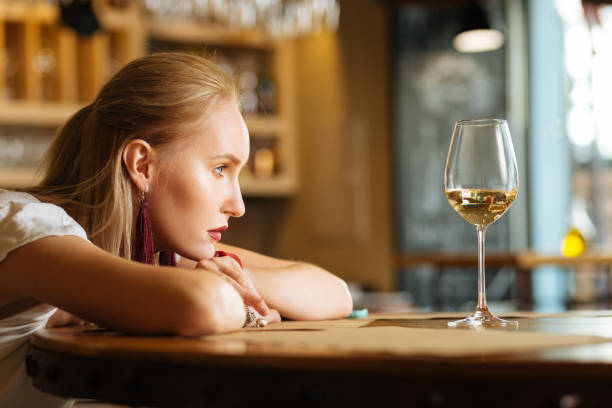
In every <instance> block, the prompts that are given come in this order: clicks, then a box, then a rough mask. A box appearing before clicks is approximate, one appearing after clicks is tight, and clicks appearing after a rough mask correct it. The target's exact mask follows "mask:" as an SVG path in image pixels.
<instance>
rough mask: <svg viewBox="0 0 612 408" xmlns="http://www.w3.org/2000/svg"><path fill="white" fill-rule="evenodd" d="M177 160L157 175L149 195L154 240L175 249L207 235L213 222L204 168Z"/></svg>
mask: <svg viewBox="0 0 612 408" xmlns="http://www.w3.org/2000/svg"><path fill="white" fill-rule="evenodd" d="M179 163H180V162H177V165H176V166H175V167H174V168H172V169H168V171H166V172H164V173H163V174H160V177H159V178H158V180H157V181H158V182H157V184H156V186H155V191H152V196H151V200H152V204H154V205H152V207H151V210H152V213H151V219H152V222H153V229H154V231H155V235H156V237H158V238H156V241H157V240H158V239H159V241H158V242H159V244H160V245H165V246H167V247H170V248H174V249H179V248H181V247H182V246H184V245H186V243H187V242H192V243H196V242H197V241H198V240H200V239H202V237H204V238H206V233H205V232H206V229H207V228H213V227H214V223H215V221H216V220H215V219H214V218H215V217H214V214H213V213H212V209H213V207H214V203H213V201H214V200H211V198H212V197H214V196H212V195H211V191H210V190H211V188H212V185H211V180H209V177H207V175H206V174H205V170H204V169H202V168H198V166H197V165H193V164H192V165H189V163H186V162H183V163H182V164H179ZM153 200H154V201H153Z"/></svg>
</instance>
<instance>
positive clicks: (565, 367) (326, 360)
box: [27, 311, 612, 408]
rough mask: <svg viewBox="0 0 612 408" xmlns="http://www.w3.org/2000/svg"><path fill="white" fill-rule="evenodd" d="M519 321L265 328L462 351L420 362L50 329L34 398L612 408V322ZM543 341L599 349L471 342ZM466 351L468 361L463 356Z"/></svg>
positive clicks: (37, 351)
mask: <svg viewBox="0 0 612 408" xmlns="http://www.w3.org/2000/svg"><path fill="white" fill-rule="evenodd" d="M517 316H518V320H519V322H520V326H519V331H518V333H516V332H514V333H513V332H508V333H506V332H503V331H496V332H491V330H490V329H485V330H484V331H483V330H480V331H469V330H462V329H449V328H447V325H446V323H447V321H449V320H450V319H454V318H456V317H459V315H456V314H453V315H451V314H391V315H389V314H387V315H372V316H370V317H369V318H367V319H360V320H358V321H357V320H338V321H327V322H311V323H306V322H283V323H279V324H276V325H271V326H269V327H268V328H266V330H267V332H266V336H274V335H276V334H278V335H280V336H288V335H292V336H294V338H297V337H299V336H305V337H307V336H312V335H313V334H316V335H317V336H319V338H320V339H321V338H325V336H330V337H331V336H333V335H334V334H333V333H344V335H346V334H347V333H348V334H350V335H351V336H354V339H358V338H360V336H364V335H365V333H374V332H373V331H369V332H368V331H367V330H368V329H374V328H386V329H389V330H396V331H402V333H403V332H404V331H405V332H408V331H410V333H416V334H417V335H419V336H418V337H420V333H424V334H423V336H424V338H425V336H426V335H425V334H427V335H428V336H431V333H434V334H436V336H437V338H439V339H440V340H443V341H446V342H449V343H448V344H451V343H453V342H454V341H455V339H457V343H459V344H457V345H455V346H453V348H454V349H455V351H457V350H458V352H456V353H455V354H452V353H451V354H450V355H448V354H447V353H446V351H448V350H441V351H442V353H441V354H440V353H436V352H426V353H416V354H411V353H410V350H411V347H412V346H411V345H407V347H406V348H405V350H404V351H408V353H407V354H406V353H399V354H398V353H394V352H390V351H389V349H386V348H385V347H384V346H385V344H386V343H390V342H391V340H393V339H390V338H384V337H381V338H380V339H379V340H377V341H375V342H374V343H375V344H374V345H373V346H374V348H373V349H368V350H366V351H364V349H360V348H358V347H356V346H355V347H354V348H353V349H351V348H350V347H348V348H344V347H332V346H324V345H321V344H318V345H312V347H311V346H309V345H307V344H296V343H291V342H285V343H283V342H277V343H269V342H268V343H265V342H264V343H261V342H257V341H256V340H257V339H261V338H263V334H262V333H260V332H258V331H257V330H258V329H253V330H251V331H249V332H247V333H237V334H235V335H231V336H230V337H227V336H224V337H221V338H219V339H216V338H212V339H211V338H206V339H202V338H185V337H164V336H157V337H152V336H129V335H125V334H121V333H117V332H113V331H108V330H104V329H100V328H97V327H95V326H83V327H70V328H56V329H47V330H42V331H40V332H38V333H37V334H36V335H34V337H33V339H32V343H33V349H32V354H31V355H30V356H29V357H28V360H27V371H28V373H29V375H30V376H31V377H33V382H34V386H35V387H37V388H38V389H40V390H42V391H45V392H50V393H53V394H57V395H61V396H66V397H78V398H94V399H100V400H107V401H111V402H115V403H119V404H131V405H138V406H159V407H181V406H189V407H200V406H202V407H204V406H205V407H216V406H219V407H221V406H222V407H232V406H235V407H247V406H253V407H259V406H272V407H273V406H279V405H280V404H285V405H287V406H291V407H295V406H298V407H300V406H317V407H327V406H330V407H331V406H334V407H344V406H364V407H365V406H368V407H370V406H384V407H387V406H406V407H407V406H416V407H419V406H422V407H452V406H468V405H471V406H474V407H480V406H491V407H506V406H508V407H509V406H512V407H516V406H518V407H521V408H524V407H564V408H570V407H577V406H580V407H588V406H610V404H612V401H611V400H610V399H611V398H610V397H612V387H611V386H612V311H611V312H599V313H596V312H593V313H587V312H583V313H568V314H564V315H534V314H529V313H519V314H515V317H517ZM275 333H276V334H275ZM328 333H329V334H328ZM479 333H480V334H479ZM535 333H540V336H542V335H545V333H554V334H556V335H555V336H550V335H548V336H547V339H553V338H555V339H556V338H569V337H571V335H575V334H579V335H588V336H599V337H597V339H600V340H599V341H600V342H597V343H596V344H585V345H574V346H570V347H562V348H558V347H552V348H551V347H547V346H546V345H544V346H542V347H536V348H528V349H525V350H519V351H516V350H515V351H508V349H500V350H499V351H495V349H494V348H493V349H488V350H486V351H485V350H484V349H483V351H482V352H474V347H473V344H469V343H470V342H469V341H466V340H465V339H466V338H467V337H466V336H468V337H470V336H473V338H475V339H476V338H481V339H482V338H487V337H481V336H486V335H495V336H498V337H499V336H506V337H505V338H510V337H509V336H519V337H520V336H531V335H535ZM336 335H337V334H336ZM232 336H234V337H232ZM564 336H565V337H564ZM418 337H417V338H418ZM519 337H512V338H513V339H514V338H519ZM287 338H288V337H287ZM430 338H431V337H430ZM491 338H492V337H491ZM499 338H501V337H499ZM581 338H582V337H581ZM585 338H586V337H585ZM589 338H590V337H589ZM462 339H463V340H462ZM424 342H427V340H424ZM461 342H463V345H462V344H461ZM417 343H418V341H415V343H414V346H415V347H416V346H418V344H417ZM420 346H423V347H427V346H428V345H427V344H420ZM462 347H464V348H465V350H466V353H467V354H465V355H462V353H461V350H462V349H463V348H462ZM470 347H471V348H470ZM470 349H471V352H468V351H469V350H470Z"/></svg>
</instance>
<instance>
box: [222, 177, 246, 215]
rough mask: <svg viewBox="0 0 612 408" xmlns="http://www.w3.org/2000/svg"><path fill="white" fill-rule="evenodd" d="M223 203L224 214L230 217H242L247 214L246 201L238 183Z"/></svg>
mask: <svg viewBox="0 0 612 408" xmlns="http://www.w3.org/2000/svg"><path fill="white" fill-rule="evenodd" d="M233 184H234V186H233V187H232V188H231V191H230V192H229V194H228V195H227V197H226V199H225V201H224V202H223V208H222V212H223V213H224V214H227V215H229V216H230V217H236V218H237V217H242V216H243V215H244V212H245V206H244V200H243V199H242V193H241V192H240V185H239V184H238V182H237V181H236V182H235V183H233Z"/></svg>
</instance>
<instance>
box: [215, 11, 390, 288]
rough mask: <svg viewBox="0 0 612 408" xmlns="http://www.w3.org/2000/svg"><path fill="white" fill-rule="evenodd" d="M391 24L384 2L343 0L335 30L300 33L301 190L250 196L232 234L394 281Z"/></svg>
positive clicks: (362, 277)
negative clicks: (290, 194)
mask: <svg viewBox="0 0 612 408" xmlns="http://www.w3.org/2000/svg"><path fill="white" fill-rule="evenodd" d="M388 32H389V27H388V21H387V14H386V11H385V8H384V7H383V6H382V5H381V4H380V3H377V2H373V1H370V0H345V1H341V17H340V28H339V30H338V32H336V33H334V34H330V33H321V34H318V35H314V36H309V37H306V38H302V39H299V40H297V43H296V49H295V62H296V64H295V65H296V82H297V84H298V86H297V90H296V96H297V99H298V115H297V121H298V123H297V124H298V149H299V160H300V175H299V178H300V188H299V193H298V194H297V195H296V196H295V197H292V198H288V199H269V198H265V199H264V198H261V199H249V200H247V202H246V204H247V214H246V215H245V217H243V219H239V220H234V221H233V222H232V224H231V226H232V228H230V230H228V232H227V233H226V242H228V243H234V244H237V245H242V246H244V247H246V248H252V249H254V250H258V251H261V252H264V253H268V254H270V255H274V256H279V257H282V258H288V259H297V260H301V261H308V262H313V263H316V264H318V265H321V266H323V267H325V268H327V269H329V270H330V271H332V272H333V273H335V274H337V275H339V276H340V277H342V278H344V279H346V280H357V281H359V282H361V283H363V284H365V285H367V286H370V287H372V288H375V289H378V290H389V289H393V288H394V286H395V276H394V270H393V267H392V235H393V232H392V223H393V221H392V219H393V218H392V212H391V211H392V205H391V200H390V196H391V194H390V189H391V185H392V180H391V177H392V175H391V172H390V169H391V168H392V164H391V163H390V160H391V155H390V112H389V110H390V107H389V89H388V86H389V84H388V78H389V61H388V60H389V55H388V53H389V43H390V41H389V36H388Z"/></svg>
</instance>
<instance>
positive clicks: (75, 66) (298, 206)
mask: <svg viewBox="0 0 612 408" xmlns="http://www.w3.org/2000/svg"><path fill="white" fill-rule="evenodd" d="M606 3H607V2H605V1H596V0H588V1H587V0H583V1H580V0H482V1H470V0H461V1H450V0H446V1H445V0H436V1H426V0H422V1H418V0H266V1H261V0H260V1H256V0H180V1H168V0H142V1H140V0H93V1H90V0H68V1H61V2H60V1H57V0H29V1H19V0H0V186H1V187H3V188H19V187H23V186H27V185H31V184H33V183H36V181H37V180H38V179H39V178H40V173H37V169H38V166H39V164H40V160H41V157H42V155H43V153H44V151H45V149H46V148H47V146H48V145H49V143H50V141H51V140H52V138H53V136H54V133H55V131H56V129H57V128H58V127H59V126H61V125H62V123H63V122H64V121H65V120H66V119H67V118H68V117H69V116H70V115H71V114H72V113H74V112H75V111H76V110H78V108H79V107H80V106H82V104H84V103H87V102H89V101H91V100H92V99H93V98H94V97H95V94H96V92H97V91H98V89H99V88H100V86H101V85H102V84H103V83H104V82H105V81H106V80H107V79H108V78H109V77H110V76H111V75H112V74H113V73H114V72H116V71H117V70H118V69H120V68H121V67H122V66H123V65H124V64H126V63H127V62H129V61H130V60H132V59H133V58H136V57H138V56H140V55H143V54H145V53H149V52H155V51H159V50H185V51H189V52H196V53H201V54H204V55H207V56H210V57H211V58H213V59H214V60H215V61H217V63H219V64H220V65H221V66H222V67H223V68H224V69H226V70H227V72H229V73H230V74H231V75H233V76H234V77H235V78H236V80H237V81H238V83H239V85H240V88H241V92H242V108H243V113H244V116H245V119H246V122H247V126H248V127H249V131H250V134H251V157H250V158H249V162H248V164H247V166H246V168H245V170H244V172H243V174H242V175H241V183H242V188H243V194H244V196H245V200H246V205H247V213H246V215H245V216H244V217H243V218H241V219H237V220H233V221H232V222H231V224H230V226H231V228H230V229H229V230H228V232H227V233H226V234H225V236H224V239H225V241H226V242H227V243H230V244H236V245H240V246H244V247H246V248H249V249H253V250H255V251H260V252H263V253H266V254H269V255H272V256H277V257H282V258H288V259H299V260H302V261H308V262H313V263H317V264H320V265H321V266H323V267H325V268H327V269H329V270H330V271H332V272H334V273H336V274H338V275H339V276H340V277H342V278H343V279H345V280H346V281H347V282H349V284H350V287H351V290H352V291H353V294H354V296H355V301H356V306H357V307H368V308H369V309H371V310H386V309H394V310H400V309H401V310H469V311H471V310H472V309H473V308H474V305H475V301H476V278H477V276H476V234H475V232H474V229H473V227H472V226H471V225H469V224H467V223H466V222H465V221H463V220H462V219H461V218H460V217H459V216H457V214H456V213H454V211H453V210H452V209H451V207H450V206H449V205H448V202H447V200H446V198H445V196H444V191H443V180H442V175H443V169H444V162H445V159H446V153H447V149H448V145H449V142H450V136H451V132H452V127H453V124H454V122H455V121H456V120H459V119H468V118H482V117H497V118H503V119H507V120H508V122H509V125H510V130H511V132H512V136H513V141H514V147H515V149H516V154H517V159H518V164H519V169H520V189H519V193H518V198H517V200H516V201H515V203H514V204H513V206H512V207H511V209H510V210H509V212H508V213H507V214H506V215H505V216H504V217H502V218H501V219H500V220H499V221H498V222H496V223H495V224H493V225H492V226H491V227H490V228H489V229H488V234H487V272H488V273H487V291H488V299H489V302H490V303H491V307H492V309H493V310H494V311H496V312H501V311H507V310H516V309H532V308H533V309H536V310H539V311H559V310H566V309H578V308H588V309H601V308H606V309H607V308H610V307H612V289H611V285H612V282H611V279H610V276H611V275H610V274H611V271H610V265H612V121H611V120H610V119H609V116H610V113H612V74H611V73H612V5H609V4H606ZM473 30H479V31H477V32H476V33H474V31H473ZM468 32H470V33H471V34H470V35H467V34H466V33H468ZM472 34H474V35H472Z"/></svg>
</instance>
